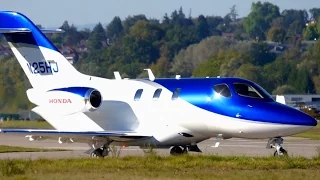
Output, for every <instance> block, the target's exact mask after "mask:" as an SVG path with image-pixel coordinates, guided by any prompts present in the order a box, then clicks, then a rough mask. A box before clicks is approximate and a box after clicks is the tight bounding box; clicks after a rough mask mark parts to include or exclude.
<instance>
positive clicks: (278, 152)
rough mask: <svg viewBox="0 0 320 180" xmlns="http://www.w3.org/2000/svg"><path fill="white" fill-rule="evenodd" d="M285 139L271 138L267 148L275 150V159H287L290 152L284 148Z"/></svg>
mask: <svg viewBox="0 0 320 180" xmlns="http://www.w3.org/2000/svg"><path fill="white" fill-rule="evenodd" d="M282 144H283V139H282V138H281V137H275V138H270V139H269V141H268V144H267V148H274V149H275V152H274V153H273V155H274V156H275V157H286V156H288V152H287V151H286V150H285V149H284V148H283V147H282Z"/></svg>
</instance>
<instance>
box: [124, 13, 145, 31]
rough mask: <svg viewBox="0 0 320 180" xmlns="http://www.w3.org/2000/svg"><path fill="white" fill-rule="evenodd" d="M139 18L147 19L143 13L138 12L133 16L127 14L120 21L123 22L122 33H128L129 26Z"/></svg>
mask: <svg viewBox="0 0 320 180" xmlns="http://www.w3.org/2000/svg"><path fill="white" fill-rule="evenodd" d="M139 20H142V21H148V19H147V18H146V16H145V15H143V14H139V15H135V16H129V17H127V18H126V19H125V20H124V21H123V22H122V23H123V31H124V33H128V32H129V30H130V28H131V27H132V26H133V25H135V23H136V22H137V21H139Z"/></svg>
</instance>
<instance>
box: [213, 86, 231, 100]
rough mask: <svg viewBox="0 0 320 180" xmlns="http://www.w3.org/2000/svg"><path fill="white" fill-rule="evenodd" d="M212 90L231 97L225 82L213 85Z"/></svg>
mask: <svg viewBox="0 0 320 180" xmlns="http://www.w3.org/2000/svg"><path fill="white" fill-rule="evenodd" d="M213 90H214V91H215V92H216V93H218V94H219V95H221V96H223V97H231V92H230V89H229V87H228V86H227V85H226V84H217V85H215V86H213Z"/></svg>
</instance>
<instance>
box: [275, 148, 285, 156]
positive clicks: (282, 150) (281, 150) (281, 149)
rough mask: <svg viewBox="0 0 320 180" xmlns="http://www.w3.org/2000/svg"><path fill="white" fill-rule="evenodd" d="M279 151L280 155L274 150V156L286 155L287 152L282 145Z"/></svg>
mask: <svg viewBox="0 0 320 180" xmlns="http://www.w3.org/2000/svg"><path fill="white" fill-rule="evenodd" d="M280 152H281V153H282V155H278V152H277V151H274V153H273V156H275V157H288V152H287V151H286V150H285V149H283V148H282V147H281V148H280Z"/></svg>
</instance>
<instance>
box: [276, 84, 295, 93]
mask: <svg viewBox="0 0 320 180" xmlns="http://www.w3.org/2000/svg"><path fill="white" fill-rule="evenodd" d="M295 93H296V90H295V89H294V88H293V87H292V86H290V85H282V86H278V87H277V88H276V89H275V90H274V91H272V94H276V95H283V94H295Z"/></svg>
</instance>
